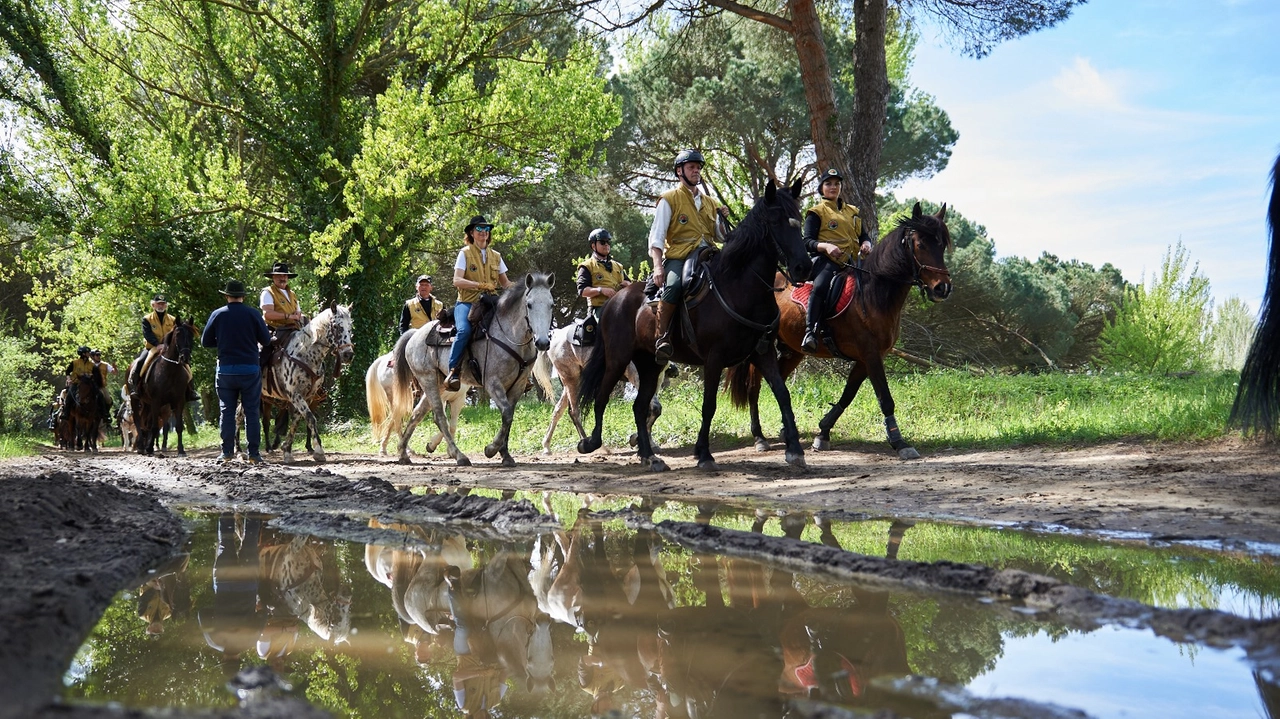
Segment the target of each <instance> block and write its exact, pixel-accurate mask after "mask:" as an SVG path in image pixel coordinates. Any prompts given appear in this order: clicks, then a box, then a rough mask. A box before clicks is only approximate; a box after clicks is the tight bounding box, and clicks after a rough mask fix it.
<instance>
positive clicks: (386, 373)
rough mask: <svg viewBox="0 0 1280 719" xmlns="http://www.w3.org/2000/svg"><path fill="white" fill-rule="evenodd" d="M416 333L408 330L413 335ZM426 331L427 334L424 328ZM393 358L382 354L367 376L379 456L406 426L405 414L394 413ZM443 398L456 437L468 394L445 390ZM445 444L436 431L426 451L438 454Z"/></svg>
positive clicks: (394, 373) (371, 418)
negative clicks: (438, 448)
mask: <svg viewBox="0 0 1280 719" xmlns="http://www.w3.org/2000/svg"><path fill="white" fill-rule="evenodd" d="M429 326H430V325H428V327H429ZM417 331H418V330H413V329H411V330H409V332H410V333H412V332H417ZM423 331H424V332H425V331H426V328H425V327H424V328H423ZM394 356H395V351H394V350H393V351H391V352H388V353H386V354H384V355H379V357H378V359H376V360H374V361H373V364H371V365H369V369H368V371H366V372H365V373H364V395H365V400H366V401H367V402H368V405H369V427H370V429H372V430H373V439H374V441H375V442H377V443H378V454H380V455H385V454H386V453H387V442H390V441H391V436H392V435H393V434H394V435H395V436H396V437H399V436H400V429H401V425H403V424H404V415H405V413H401V414H393V413H392V412H391V392H392V388H393V386H394V385H395V381H396V371H395V367H394V366H392V365H393V363H392V361H391V360H392V358H393V357H394ZM443 398H444V403H445V404H446V405H448V406H449V428H450V429H451V430H452V431H453V432H454V433H455V434H457V432H458V415H459V414H461V413H462V405H464V404H466V402H467V391H466V390H465V389H459V390H458V391H456V392H450V391H448V390H445V391H444V394H443ZM442 441H444V432H436V436H434V437H432V438H431V439H430V440H427V452H434V451H436V447H439V446H440V443H441V442H442Z"/></svg>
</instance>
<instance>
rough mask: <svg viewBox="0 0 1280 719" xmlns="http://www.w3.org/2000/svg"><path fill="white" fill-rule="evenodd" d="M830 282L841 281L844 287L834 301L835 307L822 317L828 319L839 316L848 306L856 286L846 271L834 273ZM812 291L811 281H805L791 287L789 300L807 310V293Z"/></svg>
mask: <svg viewBox="0 0 1280 719" xmlns="http://www.w3.org/2000/svg"><path fill="white" fill-rule="evenodd" d="M832 282H843V283H844V287H843V288H842V289H841V290H840V299H839V300H837V301H836V306H835V308H833V309H829V310H828V312H827V316H826V317H824V318H823V319H828V320H830V319H835V318H836V317H839V316H840V314H841V313H843V312H844V311H845V310H846V309H848V308H849V303H850V302H851V301H853V290H854V287H855V286H856V283H855V282H854V279H853V275H851V274H849V273H848V272H841V273H840V274H838V275H836V276H835V279H833V280H832ZM812 292H813V283H812V282H806V283H804V284H803V285H800V286H799V287H794V288H792V289H791V301H792V302H794V303H796V304H798V305H800V306H801V307H803V308H804V309H805V311H806V312H807V311H808V310H809V294H810V293H812Z"/></svg>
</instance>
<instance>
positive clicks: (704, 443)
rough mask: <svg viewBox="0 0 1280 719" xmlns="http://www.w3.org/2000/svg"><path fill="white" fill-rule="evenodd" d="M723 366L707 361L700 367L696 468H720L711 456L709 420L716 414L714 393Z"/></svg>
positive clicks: (694, 454) (717, 389)
mask: <svg viewBox="0 0 1280 719" xmlns="http://www.w3.org/2000/svg"><path fill="white" fill-rule="evenodd" d="M723 373H724V367H721V366H720V364H719V363H718V362H716V363H714V364H713V363H711V362H708V363H707V364H706V365H705V366H703V368H702V426H701V427H699V428H698V443H697V444H696V445H694V448H693V456H694V457H695V458H696V459H697V460H698V469H705V470H708V471H711V472H715V471H717V470H719V469H720V468H719V467H718V466H716V460H715V458H714V457H712V456H711V420H712V419H714V418H715V416H716V394H717V393H718V392H719V390H720V375H721V374H723Z"/></svg>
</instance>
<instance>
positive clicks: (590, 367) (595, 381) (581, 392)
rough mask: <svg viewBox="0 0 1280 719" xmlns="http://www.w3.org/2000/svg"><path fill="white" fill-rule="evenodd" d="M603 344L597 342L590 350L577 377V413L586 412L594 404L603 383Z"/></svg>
mask: <svg viewBox="0 0 1280 719" xmlns="http://www.w3.org/2000/svg"><path fill="white" fill-rule="evenodd" d="M604 346H605V343H604V342H600V341H597V342H596V344H595V346H594V347H592V348H591V356H589V357H587V363H586V365H584V366H583V367H582V375H581V376H579V377H578V408H579V409H578V411H580V412H586V411H587V410H588V409H590V408H591V405H592V404H593V403H594V402H595V398H596V393H597V392H599V391H600V384H601V383H602V382H604V363H605V347H604Z"/></svg>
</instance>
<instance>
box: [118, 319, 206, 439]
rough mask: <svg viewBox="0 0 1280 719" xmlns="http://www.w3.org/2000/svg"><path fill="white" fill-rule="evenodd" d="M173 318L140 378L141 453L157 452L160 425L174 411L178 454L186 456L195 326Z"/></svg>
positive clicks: (138, 421) (136, 418)
mask: <svg viewBox="0 0 1280 719" xmlns="http://www.w3.org/2000/svg"><path fill="white" fill-rule="evenodd" d="M174 319H175V320H176V322H175V324H174V326H173V329H172V330H170V331H169V333H168V334H166V335H165V336H164V337H163V338H161V340H160V344H159V345H157V346H156V352H155V356H154V357H153V358H152V359H151V360H150V364H149V365H147V366H144V367H143V369H142V372H141V374H140V375H139V378H138V402H137V403H135V404H134V405H133V421H134V424H135V425H136V428H137V432H138V436H137V439H135V440H134V443H133V447H134V451H135V452H137V453H138V454H151V453H153V452H155V446H156V440H157V439H158V438H159V436H160V432H161V428H162V427H163V426H164V425H165V423H166V422H168V421H169V417H170V415H172V416H174V417H175V418H176V419H177V421H176V422H174V425H175V427H176V429H177V431H178V456H179V457H185V456H187V451H186V449H185V448H184V447H183V445H182V430H183V422H182V410H183V409H184V408H185V407H186V406H187V384H188V383H190V381H191V348H192V346H193V345H194V344H195V334H196V329H195V326H194V325H193V324H191V320H183V319H182V318H180V317H178V316H177V315H174ZM135 361H143V360H135Z"/></svg>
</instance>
